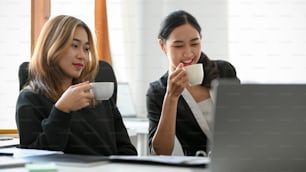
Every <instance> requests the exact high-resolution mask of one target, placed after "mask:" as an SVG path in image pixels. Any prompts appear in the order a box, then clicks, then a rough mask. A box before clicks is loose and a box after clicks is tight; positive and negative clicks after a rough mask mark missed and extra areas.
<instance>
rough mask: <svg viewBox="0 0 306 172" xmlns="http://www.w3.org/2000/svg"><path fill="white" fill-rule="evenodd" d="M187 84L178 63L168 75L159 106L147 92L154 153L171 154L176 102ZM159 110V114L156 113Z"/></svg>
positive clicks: (184, 73)
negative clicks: (155, 122)
mask: <svg viewBox="0 0 306 172" xmlns="http://www.w3.org/2000/svg"><path fill="white" fill-rule="evenodd" d="M187 85H188V78H187V75H186V72H185V71H184V70H183V69H182V65H179V66H178V67H177V69H176V70H175V71H174V72H172V73H171V74H170V75H169V77H168V85H167V89H166V93H165V96H164V98H163V100H162V99H160V101H163V103H162V105H161V106H159V105H158V100H157V101H156V99H154V94H152V95H150V93H149V94H148V96H147V105H148V113H149V118H150V117H151V119H150V133H149V137H151V138H150V139H151V142H150V144H151V147H152V148H153V149H154V151H155V153H156V154H163V155H171V154H172V151H173V148H174V141H175V130H176V114H177V103H178V99H179V96H180V94H181V93H182V91H183V90H184V88H185V87H186V86H187ZM151 96H152V97H151ZM159 108H161V110H160V109H159ZM160 111H161V112H160ZM159 112H160V114H158V113H159ZM159 115H160V118H159V119H157V120H158V124H156V125H154V123H152V122H154V121H153V120H154V118H155V119H156V116H159ZM154 116H155V117H154ZM152 119H153V120H152ZM155 121H156V120H155Z"/></svg>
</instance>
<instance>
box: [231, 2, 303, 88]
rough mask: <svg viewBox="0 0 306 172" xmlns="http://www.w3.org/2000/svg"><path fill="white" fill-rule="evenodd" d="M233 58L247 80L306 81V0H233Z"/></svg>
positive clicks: (241, 76) (242, 78)
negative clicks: (305, 75)
mask: <svg viewBox="0 0 306 172" xmlns="http://www.w3.org/2000/svg"><path fill="white" fill-rule="evenodd" d="M228 9H229V10H228V12H229V13H228V22H229V23H228V26H229V28H228V35H229V42H228V46H229V57H230V60H231V61H232V62H233V63H234V64H235V66H236V68H237V71H238V74H239V77H240V79H241V80H242V81H244V82H250V81H252V82H254V81H255V82H285V83H288V82H303V83H305V82H306V77H304V74H305V73H306V63H305V62H306V60H305V57H306V52H305V47H306V22H305V19H306V10H305V9H306V1H304V0H286V1H282V0H261V1H254V0H229V1H228Z"/></svg>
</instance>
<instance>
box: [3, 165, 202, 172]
mask: <svg viewBox="0 0 306 172" xmlns="http://www.w3.org/2000/svg"><path fill="white" fill-rule="evenodd" d="M57 169H58V172H72V171H73V172H81V171H85V170H86V172H91V171H93V172H96V171H111V172H119V171H120V172H122V171H124V172H144V171H145V172H156V171H158V172H203V170H205V169H204V168H195V167H173V166H165V165H143V164H129V163H104V164H101V165H97V166H92V167H88V166H69V165H62V164H57ZM0 171H1V172H5V171H9V172H27V169H26V168H24V167H18V168H6V169H0Z"/></svg>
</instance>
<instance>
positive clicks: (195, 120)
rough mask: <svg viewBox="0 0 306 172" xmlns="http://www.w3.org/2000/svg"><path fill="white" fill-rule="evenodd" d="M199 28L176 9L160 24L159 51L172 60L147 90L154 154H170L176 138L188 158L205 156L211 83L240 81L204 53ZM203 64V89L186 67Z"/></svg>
mask: <svg viewBox="0 0 306 172" xmlns="http://www.w3.org/2000/svg"><path fill="white" fill-rule="evenodd" d="M201 39H202V35H201V27H200V25H199V24H198V22H197V20H196V19H195V18H194V17H193V16H192V15H191V14H189V13H188V12H186V11H183V10H177V11H174V12H172V13H170V14H169V15H168V16H166V18H165V19H164V20H163V21H162V23H161V26H160V31H159V35H158V40H159V45H160V48H161V50H162V51H163V52H164V53H165V55H166V56H167V57H168V61H169V70H168V71H167V72H166V73H165V74H164V75H163V76H162V77H161V78H160V79H159V80H157V81H154V82H152V83H150V87H149V89H148V91H147V111H148V118H149V122H150V123H149V147H150V150H151V152H154V153H156V154H162V155H171V154H172V152H173V148H174V142H175V137H177V139H178V140H179V142H180V144H181V146H182V150H183V152H184V155H187V156H194V155H196V154H197V153H203V152H204V154H207V151H208V146H207V143H208V140H209V138H210V137H211V135H210V134H211V127H210V124H211V116H210V113H211V109H212V105H213V101H212V99H211V93H210V88H211V82H212V80H214V79H217V78H225V77H226V78H236V79H238V78H237V76H236V70H235V68H234V67H233V66H232V65H231V64H230V63H229V62H227V61H223V60H210V59H209V58H208V57H207V56H206V55H205V54H204V53H203V52H202V50H201V48H202V47H201ZM196 63H201V64H203V70H204V78H203V82H202V84H201V85H196V86H190V85H189V79H188V77H187V74H186V71H185V70H184V66H187V65H192V64H196Z"/></svg>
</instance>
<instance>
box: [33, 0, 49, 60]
mask: <svg viewBox="0 0 306 172" xmlns="http://www.w3.org/2000/svg"><path fill="white" fill-rule="evenodd" d="M50 3H51V2H50V0H43V1H42V0H31V55H32V53H33V50H34V47H35V44H36V40H37V37H38V35H39V33H40V30H41V28H42V27H43V25H44V24H45V22H46V21H47V20H48V19H49V17H50V5H51V4H50Z"/></svg>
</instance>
